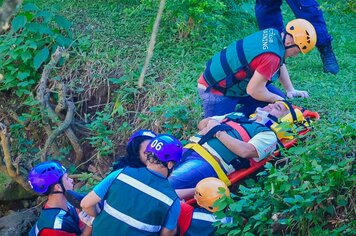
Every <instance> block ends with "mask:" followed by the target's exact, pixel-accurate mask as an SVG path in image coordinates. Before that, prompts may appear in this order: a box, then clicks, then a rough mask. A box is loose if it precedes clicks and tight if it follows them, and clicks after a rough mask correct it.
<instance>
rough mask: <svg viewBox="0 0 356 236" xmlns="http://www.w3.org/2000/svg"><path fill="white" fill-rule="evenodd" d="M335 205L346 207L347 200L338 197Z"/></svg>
mask: <svg viewBox="0 0 356 236" xmlns="http://www.w3.org/2000/svg"><path fill="white" fill-rule="evenodd" d="M336 203H337V205H338V206H346V205H347V199H346V198H345V196H344V195H339V196H337V198H336Z"/></svg>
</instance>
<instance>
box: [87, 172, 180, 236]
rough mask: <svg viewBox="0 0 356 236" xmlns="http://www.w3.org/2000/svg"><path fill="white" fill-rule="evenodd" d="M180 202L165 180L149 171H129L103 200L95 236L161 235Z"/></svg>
mask: <svg viewBox="0 0 356 236" xmlns="http://www.w3.org/2000/svg"><path fill="white" fill-rule="evenodd" d="M177 198H178V196H177V194H176V193H175V191H174V190H173V189H172V187H171V186H170V184H169V182H168V180H167V179H166V178H164V177H162V176H160V175H158V174H156V173H153V172H151V171H149V170H148V169H147V168H131V167H126V168H125V169H123V170H122V172H121V173H120V174H118V176H117V177H116V179H115V180H114V182H113V183H112V185H111V187H110V188H109V190H108V192H107V193H106V195H105V197H104V200H105V201H104V209H103V210H102V212H101V213H100V214H99V215H98V216H97V217H96V218H95V220H94V222H93V235H100V236H102V235H106V236H109V235H135V236H136V235H158V234H159V232H160V230H161V228H162V225H163V224H164V221H165V218H166V216H167V213H168V211H169V209H170V207H171V206H172V205H173V202H174V201H175V200H176V199H177Z"/></svg>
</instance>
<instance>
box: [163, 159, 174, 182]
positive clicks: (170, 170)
mask: <svg viewBox="0 0 356 236" xmlns="http://www.w3.org/2000/svg"><path fill="white" fill-rule="evenodd" d="M163 165H164V167H166V168H167V176H166V179H168V177H169V176H170V175H171V174H172V172H173V168H174V165H173V166H172V168H168V162H166V163H163Z"/></svg>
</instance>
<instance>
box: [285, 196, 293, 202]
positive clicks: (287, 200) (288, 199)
mask: <svg viewBox="0 0 356 236" xmlns="http://www.w3.org/2000/svg"><path fill="white" fill-rule="evenodd" d="M283 201H284V202H286V203H295V199H294V198H290V197H287V198H283Z"/></svg>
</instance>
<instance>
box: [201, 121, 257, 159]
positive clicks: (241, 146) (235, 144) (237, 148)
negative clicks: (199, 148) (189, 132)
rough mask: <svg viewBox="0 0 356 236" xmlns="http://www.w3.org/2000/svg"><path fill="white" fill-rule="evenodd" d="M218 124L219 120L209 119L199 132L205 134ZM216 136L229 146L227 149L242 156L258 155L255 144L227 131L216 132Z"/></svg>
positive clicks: (252, 156) (251, 156)
mask: <svg viewBox="0 0 356 236" xmlns="http://www.w3.org/2000/svg"><path fill="white" fill-rule="evenodd" d="M217 125H220V122H219V121H217V120H214V119H210V120H208V122H207V124H206V127H205V128H203V129H202V130H200V132H199V134H201V135H204V134H206V133H207V132H209V130H211V129H212V128H214V127H215V126H217ZM215 137H216V138H217V139H219V141H220V142H222V143H223V144H224V145H225V146H226V147H227V149H229V150H230V151H232V152H233V153H235V154H236V155H238V156H240V157H242V158H254V157H258V153H257V150H256V148H255V146H253V145H252V144H250V143H246V142H243V141H241V140H239V139H236V138H234V137H232V136H230V135H228V134H227V133H226V131H218V132H217V133H216V134H215Z"/></svg>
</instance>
